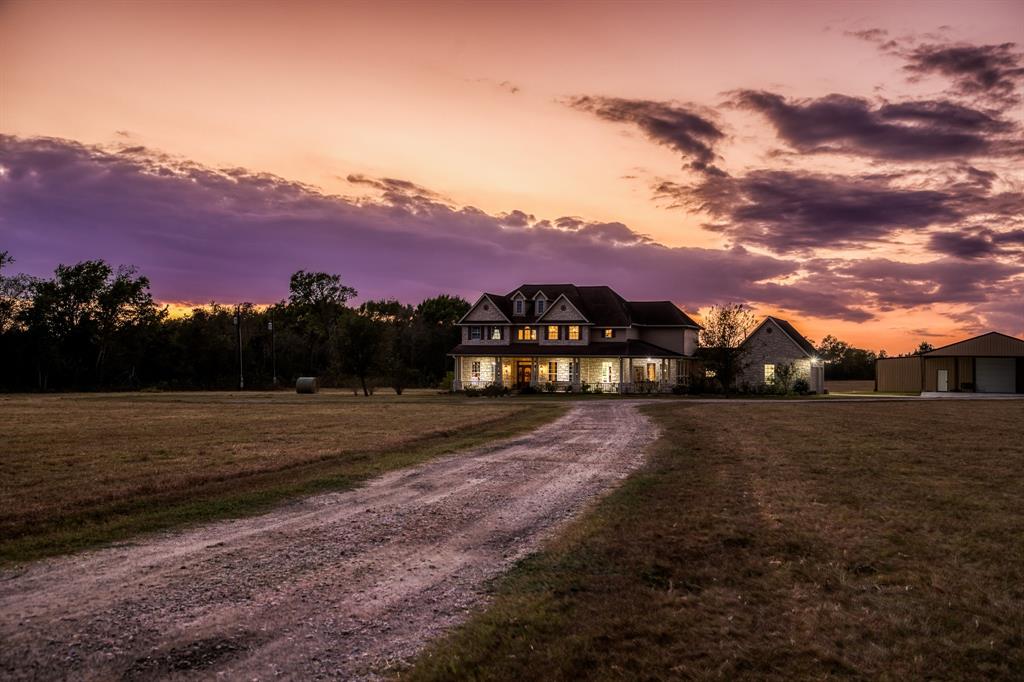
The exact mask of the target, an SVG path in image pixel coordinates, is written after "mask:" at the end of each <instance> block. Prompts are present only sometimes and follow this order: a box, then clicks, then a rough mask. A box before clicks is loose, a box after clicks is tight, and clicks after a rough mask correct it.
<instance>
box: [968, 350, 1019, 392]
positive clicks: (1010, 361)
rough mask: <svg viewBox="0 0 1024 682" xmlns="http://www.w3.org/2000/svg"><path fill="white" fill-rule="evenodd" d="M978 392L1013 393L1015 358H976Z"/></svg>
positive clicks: (1015, 372) (1015, 380) (1014, 385)
mask: <svg viewBox="0 0 1024 682" xmlns="http://www.w3.org/2000/svg"><path fill="white" fill-rule="evenodd" d="M975 369H976V370H977V372H978V380H977V382H976V383H977V385H978V392H979V393H1015V392H1016V391H1017V376H1016V375H1017V362H1016V359H1015V358H978V359H977V364H976V365H975Z"/></svg>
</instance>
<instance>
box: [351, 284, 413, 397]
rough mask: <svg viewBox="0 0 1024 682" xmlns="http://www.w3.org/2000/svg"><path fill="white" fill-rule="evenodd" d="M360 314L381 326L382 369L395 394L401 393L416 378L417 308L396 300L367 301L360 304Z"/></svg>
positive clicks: (380, 365)
mask: <svg viewBox="0 0 1024 682" xmlns="http://www.w3.org/2000/svg"><path fill="white" fill-rule="evenodd" d="M359 314H360V315H362V316H365V317H368V318H370V319H371V320H373V321H374V322H376V323H377V324H378V325H379V329H380V333H381V338H380V358H379V369H380V370H381V371H382V372H383V374H384V376H385V377H386V378H387V380H388V382H389V383H390V385H391V387H392V388H393V389H394V390H395V393H397V394H398V395H401V394H402V392H403V391H404V390H405V389H406V387H407V386H408V385H409V384H410V383H412V382H413V381H414V380H415V375H416V372H415V370H414V369H413V366H414V364H415V361H416V357H415V355H416V343H415V339H414V331H413V323H414V321H415V319H416V310H415V308H413V307H412V306H411V305H406V304H404V303H400V302H398V301H397V300H395V299H388V300H383V299H382V300H379V301H367V302H365V303H363V304H362V305H361V306H359Z"/></svg>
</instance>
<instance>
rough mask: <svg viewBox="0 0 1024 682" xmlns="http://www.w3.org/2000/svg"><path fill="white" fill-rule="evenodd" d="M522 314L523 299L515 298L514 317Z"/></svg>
mask: <svg viewBox="0 0 1024 682" xmlns="http://www.w3.org/2000/svg"><path fill="white" fill-rule="evenodd" d="M522 314H523V299H521V298H517V299H516V315H522Z"/></svg>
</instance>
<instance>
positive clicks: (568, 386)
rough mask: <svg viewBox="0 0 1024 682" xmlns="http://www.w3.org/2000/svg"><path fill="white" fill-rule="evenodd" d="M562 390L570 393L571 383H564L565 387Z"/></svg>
mask: <svg viewBox="0 0 1024 682" xmlns="http://www.w3.org/2000/svg"><path fill="white" fill-rule="evenodd" d="M562 390H563V391H565V392H566V393H572V384H568V385H566V387H565V388H564V389H562Z"/></svg>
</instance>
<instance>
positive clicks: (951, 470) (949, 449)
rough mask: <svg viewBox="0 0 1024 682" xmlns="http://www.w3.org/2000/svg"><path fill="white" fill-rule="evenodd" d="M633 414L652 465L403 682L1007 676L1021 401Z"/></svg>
mask: <svg viewBox="0 0 1024 682" xmlns="http://www.w3.org/2000/svg"><path fill="white" fill-rule="evenodd" d="M645 409H646V410H648V411H649V412H650V414H652V415H653V416H655V417H656V418H657V420H658V421H659V422H660V423H661V424H662V425H663V427H664V428H665V437H664V438H662V439H661V440H660V441H659V442H658V443H657V444H656V446H655V448H654V450H653V453H652V459H651V461H650V463H649V465H648V466H647V467H646V468H645V469H644V470H642V471H641V472H640V473H638V474H636V475H634V476H632V477H631V478H630V479H628V480H627V482H626V483H625V485H624V486H623V487H622V488H620V489H619V490H618V491H616V492H615V493H613V494H612V495H611V496H609V497H608V498H606V499H605V501H603V502H602V503H601V504H600V505H599V506H598V508H597V509H596V510H595V511H594V512H593V513H591V514H590V515H588V516H587V517H585V518H584V519H582V520H581V521H579V522H577V523H575V524H574V525H573V526H571V527H570V529H569V531H568V532H566V533H564V534H563V535H562V536H560V537H559V538H558V539H557V540H555V541H554V542H553V543H552V544H551V545H549V548H548V549H547V550H546V551H544V552H543V553H541V554H539V555H537V556H535V557H534V558H531V559H528V560H526V561H525V562H523V563H521V564H520V565H519V566H518V567H517V568H516V569H515V570H514V571H513V572H512V573H511V574H510V575H509V576H507V577H506V578H503V579H502V580H500V581H498V583H497V584H496V585H495V586H494V591H495V595H494V601H493V602H492V604H491V606H490V607H489V608H488V609H486V610H485V611H484V612H482V613H480V614H477V615H476V616H474V617H473V618H472V619H471V620H470V621H469V622H468V624H467V625H466V626H465V627H463V628H461V629H460V630H458V631H456V633H455V634H454V635H453V636H451V637H450V638H448V639H446V640H443V641H441V642H440V643H438V644H437V645H436V646H435V647H433V648H432V649H431V650H429V652H428V653H427V655H425V656H423V657H422V658H421V659H420V661H419V663H418V665H416V666H415V667H414V668H413V669H411V670H409V671H406V672H405V673H404V674H403V675H402V678H403V679H414V680H441V679H445V680H447V679H453V678H454V679H478V680H503V679H546V680H572V679H578V678H589V679H595V678H597V679H709V678H714V679H727V680H728V679H736V678H745V679H764V678H769V679H793V678H815V679H821V678H829V677H852V678H860V679H865V678H872V679H874V678H880V679H894V680H898V679H907V678H910V679H923V678H932V679H934V678H938V679H978V678H986V679H1020V674H1021V671H1022V670H1024V514H1022V512H1021V510H1022V509H1024V444H1022V438H1021V424H1022V423H1024V402H1002V403H1000V402H977V403H970V404H963V403H923V402H916V403H915V402H905V403H885V404H881V403H865V404H848V403H833V404H828V403H822V402H818V403H802V404H764V405H717V404H716V405H700V404H689V405H688V404H685V403H676V404H658V405H652V406H649V407H646V408H645ZM982 426H984V429H982Z"/></svg>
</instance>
